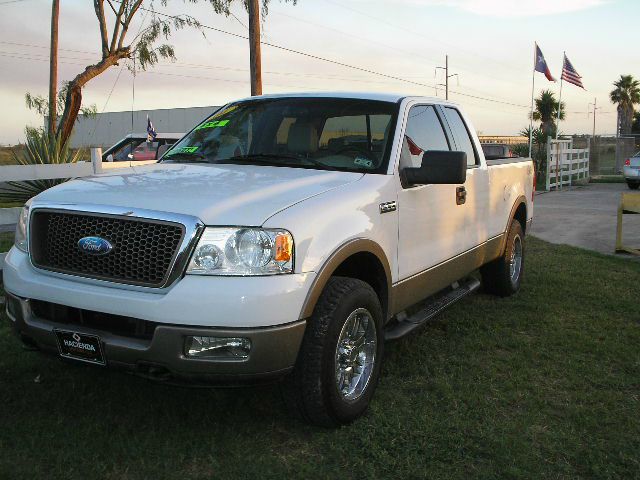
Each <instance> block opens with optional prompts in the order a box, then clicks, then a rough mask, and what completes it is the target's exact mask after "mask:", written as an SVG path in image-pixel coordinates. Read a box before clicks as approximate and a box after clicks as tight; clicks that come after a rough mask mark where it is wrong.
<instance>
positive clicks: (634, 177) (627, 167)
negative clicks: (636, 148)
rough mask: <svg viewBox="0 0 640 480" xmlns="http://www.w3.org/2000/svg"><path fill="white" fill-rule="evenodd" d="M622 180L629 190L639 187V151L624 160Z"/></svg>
mask: <svg viewBox="0 0 640 480" xmlns="http://www.w3.org/2000/svg"><path fill="white" fill-rule="evenodd" d="M624 180H625V181H626V182H627V185H628V186H629V188H630V189H631V190H637V189H638V187H640V152H638V153H636V154H635V155H634V156H632V157H629V158H627V159H626V160H625V161H624Z"/></svg>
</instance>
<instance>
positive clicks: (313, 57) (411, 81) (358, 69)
mask: <svg viewBox="0 0 640 480" xmlns="http://www.w3.org/2000/svg"><path fill="white" fill-rule="evenodd" d="M140 9H141V10H144V11H147V12H151V13H153V14H155V15H158V16H161V17H165V18H175V17H176V15H169V14H166V13H162V12H158V11H154V10H151V9H147V8H144V7H141V8H140ZM200 26H201V28H204V29H207V30H211V31H215V32H218V33H222V34H224V35H228V36H232V37H235V38H241V39H243V40H248V39H249V37H248V36H247V35H242V34H239V33H234V32H229V31H227V30H224V29H221V28H217V27H212V26H210V25H205V24H201V25H200ZM7 43H8V42H7ZM260 43H261V44H263V45H265V46H268V47H272V48H275V49H278V50H282V51H285V52H288V53H292V54H296V55H300V56H303V57H306V58H311V59H314V60H318V61H322V62H325V63H330V64H333V65H338V66H341V67H344V68H349V69H352V70H356V71H360V72H364V73H368V74H371V75H376V76H379V77H383V78H387V79H391V80H396V81H399V82H403V83H408V84H412V85H416V86H420V87H426V88H433V89H434V90H436V91H437V88H436V85H431V84H426V83H423V82H417V81H414V80H409V79H407V78H403V77H398V76H395V75H389V74H386V73H382V72H378V71H375V70H371V69H368V68H364V67H359V66H356V65H351V64H348V63H345V62H341V61H337V60H332V59H330V58H326V57H322V56H320V55H315V54H312V53H308V52H303V51H301V50H296V49H293V48H288V47H285V46H283V45H278V44H275V43H272V42H266V41H261V42H260ZM78 53H80V51H78ZM82 53H88V52H82ZM452 93H455V94H456V95H459V96H461V97H466V98H474V99H477V100H483V101H487V102H492V103H498V104H502V105H510V106H514V107H518V108H528V106H526V105H521V104H516V103H513V102H508V101H504V100H498V99H493V98H487V97H481V96H479V95H471V94H467V93H463V92H459V91H457V92H454V91H452Z"/></svg>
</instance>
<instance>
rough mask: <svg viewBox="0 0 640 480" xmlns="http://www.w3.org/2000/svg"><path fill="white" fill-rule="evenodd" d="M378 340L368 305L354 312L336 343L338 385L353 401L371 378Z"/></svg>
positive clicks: (347, 398)
mask: <svg viewBox="0 0 640 480" xmlns="http://www.w3.org/2000/svg"><path fill="white" fill-rule="evenodd" d="M377 343H378V339H377V332H376V325H375V321H374V320H373V316H372V315H371V313H370V312H369V310H367V309H366V308H358V309H356V310H354V311H353V312H351V314H350V315H349V317H347V321H346V322H344V325H343V326H342V330H341V331H340V336H339V337H338V344H337V346H336V355H335V364H336V387H337V389H338V392H339V393H340V395H341V397H342V398H343V399H344V400H346V401H349V402H353V401H356V400H358V398H360V397H361V396H362V394H363V393H364V391H365V390H366V388H367V385H368V384H369V380H370V379H371V375H372V373H373V369H374V365H375V360H376V347H377Z"/></svg>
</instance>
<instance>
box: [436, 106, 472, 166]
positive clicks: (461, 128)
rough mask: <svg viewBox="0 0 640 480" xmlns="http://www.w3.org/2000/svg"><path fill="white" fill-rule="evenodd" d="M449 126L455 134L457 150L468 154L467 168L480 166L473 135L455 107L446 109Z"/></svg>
mask: <svg viewBox="0 0 640 480" xmlns="http://www.w3.org/2000/svg"><path fill="white" fill-rule="evenodd" d="M442 110H443V111H444V114H445V117H446V119H447V124H448V125H449V128H450V129H451V132H452V133H453V139H454V141H455V143H456V148H455V149H456V150H457V151H460V152H465V153H466V154H467V168H468V167H475V166H477V165H479V164H480V161H479V159H478V155H477V153H476V149H475V147H474V145H473V141H472V140H471V134H470V133H469V129H468V128H467V125H466V124H465V123H464V120H463V119H462V116H461V115H460V112H459V111H458V110H457V109H455V108H453V107H444V108H443V109H442Z"/></svg>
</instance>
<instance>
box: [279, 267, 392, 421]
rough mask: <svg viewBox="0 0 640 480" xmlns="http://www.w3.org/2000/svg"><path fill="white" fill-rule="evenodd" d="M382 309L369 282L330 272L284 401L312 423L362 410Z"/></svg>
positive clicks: (375, 361)
mask: <svg viewBox="0 0 640 480" xmlns="http://www.w3.org/2000/svg"><path fill="white" fill-rule="evenodd" d="M383 347H384V343H383V334H382V308H381V307H380V302H379V300H378V297H377V295H376V293H375V292H374V291H373V289H372V288H371V286H369V285H368V284H367V283H365V282H363V281H361V280H356V279H353V278H346V277H333V278H331V279H330V280H329V282H328V284H327V286H326V288H325V290H324V291H323V293H322V295H321V296H320V299H319V300H318V304H317V305H316V308H315V310H314V313H313V315H312V317H311V318H310V319H309V321H308V323H307V328H306V331H305V334H304V339H303V341H302V346H301V347H300V353H299V354H298V360H297V362H296V366H295V368H294V371H293V373H292V374H291V375H290V376H289V377H288V378H287V379H286V380H285V383H284V388H283V392H284V396H285V401H286V402H287V403H288V404H289V405H290V406H292V407H294V408H295V409H296V410H297V411H298V413H299V414H300V415H301V417H302V418H303V419H304V420H305V421H307V422H309V423H313V424H316V425H321V426H327V427H335V426H338V425H342V424H345V423H349V422H351V421H353V420H355V419H356V418H358V417H359V416H360V415H362V414H363V413H364V411H365V410H366V409H367V407H368V405H369V401H370V400H371V397H372V396H373V392H374V390H375V388H376V385H377V383H378V378H379V376H380V368H381V364H382V355H383Z"/></svg>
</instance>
